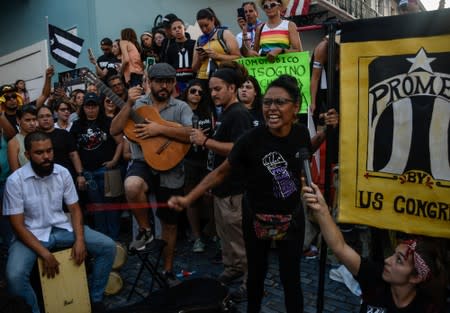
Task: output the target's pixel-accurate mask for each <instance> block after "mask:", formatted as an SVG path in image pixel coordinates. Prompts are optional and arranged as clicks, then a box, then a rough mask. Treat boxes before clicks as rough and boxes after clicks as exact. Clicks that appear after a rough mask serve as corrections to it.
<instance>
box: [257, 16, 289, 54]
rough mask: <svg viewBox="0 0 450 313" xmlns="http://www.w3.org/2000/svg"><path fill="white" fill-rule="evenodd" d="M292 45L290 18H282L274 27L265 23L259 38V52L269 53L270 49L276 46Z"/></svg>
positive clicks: (286, 46)
mask: <svg viewBox="0 0 450 313" xmlns="http://www.w3.org/2000/svg"><path fill="white" fill-rule="evenodd" d="M290 46H291V43H290V41H289V21H288V20H282V21H281V23H280V24H279V25H278V26H277V27H274V28H270V27H269V26H267V24H264V26H263V29H262V31H261V35H260V38H259V47H260V50H259V54H267V52H268V51H270V50H272V49H274V48H282V49H289V47H290Z"/></svg>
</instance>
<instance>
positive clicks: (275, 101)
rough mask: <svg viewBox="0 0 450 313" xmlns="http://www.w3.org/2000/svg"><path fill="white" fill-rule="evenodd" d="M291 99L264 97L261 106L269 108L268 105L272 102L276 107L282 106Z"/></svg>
mask: <svg viewBox="0 0 450 313" xmlns="http://www.w3.org/2000/svg"><path fill="white" fill-rule="evenodd" d="M292 102H293V100H292V99H287V98H264V99H263V106H265V107H267V108H270V106H271V105H272V103H273V104H275V106H276V107H278V108H279V107H282V106H284V105H285V104H288V103H292Z"/></svg>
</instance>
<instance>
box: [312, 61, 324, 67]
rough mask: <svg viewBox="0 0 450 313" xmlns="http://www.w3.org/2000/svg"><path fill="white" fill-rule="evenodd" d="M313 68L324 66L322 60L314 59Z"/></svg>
mask: <svg viewBox="0 0 450 313" xmlns="http://www.w3.org/2000/svg"><path fill="white" fill-rule="evenodd" d="M313 68H322V64H321V63H320V62H317V61H314V62H313Z"/></svg>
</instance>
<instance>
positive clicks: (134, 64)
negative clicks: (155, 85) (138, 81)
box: [123, 41, 144, 83]
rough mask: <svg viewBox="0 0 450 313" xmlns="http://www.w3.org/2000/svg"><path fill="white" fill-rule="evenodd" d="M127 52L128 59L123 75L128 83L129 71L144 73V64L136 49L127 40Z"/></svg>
mask: <svg viewBox="0 0 450 313" xmlns="http://www.w3.org/2000/svg"><path fill="white" fill-rule="evenodd" d="M127 52H128V57H129V58H130V60H129V62H128V66H127V68H125V69H124V72H123V76H125V81H126V82H127V83H128V82H129V81H130V75H131V73H136V74H141V75H142V74H144V64H143V63H142V60H141V55H140V54H139V51H138V49H137V48H136V47H135V46H134V44H133V43H132V42H130V41H127Z"/></svg>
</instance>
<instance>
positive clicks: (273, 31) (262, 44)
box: [242, 0, 302, 62]
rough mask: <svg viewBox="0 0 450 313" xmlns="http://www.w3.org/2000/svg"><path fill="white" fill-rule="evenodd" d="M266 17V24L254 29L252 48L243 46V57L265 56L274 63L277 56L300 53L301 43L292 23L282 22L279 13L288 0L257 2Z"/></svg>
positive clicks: (295, 27) (259, 0) (284, 7)
mask: <svg viewBox="0 0 450 313" xmlns="http://www.w3.org/2000/svg"><path fill="white" fill-rule="evenodd" d="M258 3H259V5H260V6H261V8H262V9H263V10H264V12H265V13H266V16H267V22H266V23H262V24H261V25H259V26H258V27H257V28H256V36H255V44H254V46H253V47H251V46H249V45H246V44H244V45H243V48H242V50H243V54H244V55H245V56H266V57H267V59H268V60H269V62H274V61H275V59H276V57H277V55H279V54H280V53H287V52H299V51H302V43H301V41H300V36H299V34H298V31H297V26H296V25H295V23H294V22H291V21H288V20H284V19H283V18H282V17H281V12H282V11H283V10H284V9H286V6H287V4H288V3H289V0H258Z"/></svg>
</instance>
